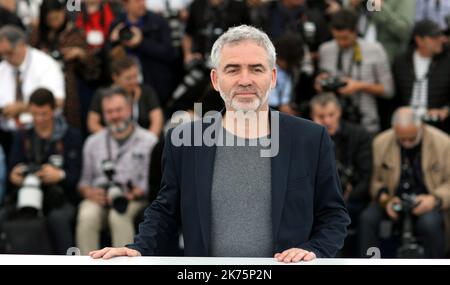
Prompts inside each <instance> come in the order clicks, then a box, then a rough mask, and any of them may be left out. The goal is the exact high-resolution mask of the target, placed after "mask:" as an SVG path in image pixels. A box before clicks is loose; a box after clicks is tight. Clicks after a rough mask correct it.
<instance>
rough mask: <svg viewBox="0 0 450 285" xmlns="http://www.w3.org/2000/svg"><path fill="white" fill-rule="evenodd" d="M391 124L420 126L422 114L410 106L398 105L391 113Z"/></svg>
mask: <svg viewBox="0 0 450 285" xmlns="http://www.w3.org/2000/svg"><path fill="white" fill-rule="evenodd" d="M391 124H392V126H393V127H395V126H402V127H405V126H409V125H414V126H416V127H420V126H421V125H422V124H423V120H422V116H421V115H420V114H419V112H417V110H415V109H413V108H411V107H400V108H398V109H397V110H395V112H394V114H393V115H392V121H391Z"/></svg>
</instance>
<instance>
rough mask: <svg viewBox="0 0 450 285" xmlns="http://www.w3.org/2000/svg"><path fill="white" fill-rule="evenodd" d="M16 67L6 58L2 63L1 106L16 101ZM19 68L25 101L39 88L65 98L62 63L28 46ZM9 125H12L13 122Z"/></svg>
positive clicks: (0, 72)
mask: <svg viewBox="0 0 450 285" xmlns="http://www.w3.org/2000/svg"><path fill="white" fill-rule="evenodd" d="M15 69H16V68H15V67H14V66H12V65H11V64H9V62H7V61H6V60H3V61H2V62H1V63H0V108H3V107H5V106H7V105H9V104H12V103H14V102H15V101H16V76H15ZM19 70H20V72H21V80H22V95H23V99H24V101H25V102H28V100H29V99H30V96H31V94H32V93H33V92H34V91H35V90H36V89H38V88H46V89H48V90H50V91H51V92H52V93H53V95H54V96H55V99H62V100H64V99H65V97H66V94H65V93H66V91H65V82H64V74H63V72H62V70H61V67H60V65H59V64H58V63H57V62H56V61H55V60H54V59H53V58H51V57H50V56H49V55H47V54H45V53H44V52H42V51H40V50H37V49H35V48H32V47H27V52H26V55H25V59H24V61H23V63H22V64H21V65H20V66H19ZM0 119H1V118H0ZM1 121H2V122H1V125H2V128H4V127H5V122H4V120H2V119H1ZM7 125H8V126H10V127H12V125H11V122H9V123H7Z"/></svg>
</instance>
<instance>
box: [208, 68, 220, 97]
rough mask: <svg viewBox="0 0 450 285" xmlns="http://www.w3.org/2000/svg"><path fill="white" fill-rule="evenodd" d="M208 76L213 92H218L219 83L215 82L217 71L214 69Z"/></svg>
mask: <svg viewBox="0 0 450 285" xmlns="http://www.w3.org/2000/svg"><path fill="white" fill-rule="evenodd" d="M209 76H210V77H211V83H212V85H213V87H214V90H216V91H217V92H219V83H218V80H217V70H215V69H214V68H213V69H211V72H210V74H209Z"/></svg>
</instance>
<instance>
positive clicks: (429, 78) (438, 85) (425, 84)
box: [392, 20, 450, 133]
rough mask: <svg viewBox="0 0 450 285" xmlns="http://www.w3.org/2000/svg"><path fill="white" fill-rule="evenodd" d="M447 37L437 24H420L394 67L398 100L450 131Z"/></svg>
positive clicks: (429, 120) (439, 126)
mask: <svg viewBox="0 0 450 285" xmlns="http://www.w3.org/2000/svg"><path fill="white" fill-rule="evenodd" d="M444 37H445V36H444V34H443V32H442V30H441V29H440V27H439V25H438V24H437V23H435V22H433V21H431V20H423V21H420V22H418V23H416V25H415V27H414V30H413V34H412V37H411V43H410V46H409V49H408V50H407V51H406V52H404V53H402V54H400V55H399V56H398V57H397V58H396V60H395V62H394V65H393V69H392V70H393V76H394V82H395V85H396V86H395V91H396V92H395V94H396V100H397V101H398V103H400V104H401V105H410V106H411V107H413V108H415V109H417V110H418V112H419V113H420V115H421V116H423V117H424V118H425V120H426V121H427V123H429V124H432V125H434V126H436V127H438V128H440V129H442V130H444V131H446V132H447V133H449V132H450V118H449V115H450V97H449V94H450V81H449V80H448V79H449V78H450V68H449V66H450V51H449V49H448V47H446V46H445V45H444V41H445V40H444ZM406 70H407V71H411V72H405V71H406Z"/></svg>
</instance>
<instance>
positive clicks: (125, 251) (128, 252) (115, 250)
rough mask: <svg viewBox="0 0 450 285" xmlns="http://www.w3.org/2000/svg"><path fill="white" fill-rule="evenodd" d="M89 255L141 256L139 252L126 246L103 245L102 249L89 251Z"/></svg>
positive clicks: (94, 256) (93, 256) (108, 257)
mask: <svg viewBox="0 0 450 285" xmlns="http://www.w3.org/2000/svg"><path fill="white" fill-rule="evenodd" d="M89 256H90V257H92V258H94V259H98V258H103V259H110V258H112V257H116V256H131V257H133V256H141V253H140V252H139V251H137V250H134V249H131V248H128V247H105V248H104V249H100V250H94V251H91V252H89Z"/></svg>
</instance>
